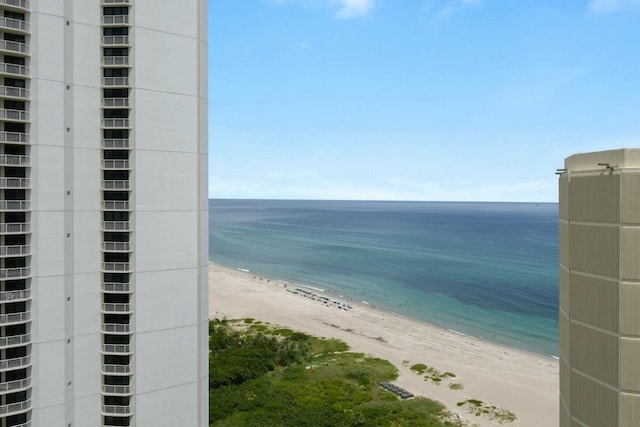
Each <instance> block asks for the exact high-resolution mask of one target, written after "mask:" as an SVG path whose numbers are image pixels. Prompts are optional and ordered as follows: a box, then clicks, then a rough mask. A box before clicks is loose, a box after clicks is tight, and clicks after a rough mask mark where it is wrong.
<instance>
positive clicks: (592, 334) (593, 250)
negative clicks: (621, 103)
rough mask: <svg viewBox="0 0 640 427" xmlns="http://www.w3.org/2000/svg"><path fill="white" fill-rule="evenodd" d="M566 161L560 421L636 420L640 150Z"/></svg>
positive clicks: (639, 397)
mask: <svg viewBox="0 0 640 427" xmlns="http://www.w3.org/2000/svg"><path fill="white" fill-rule="evenodd" d="M565 168H566V169H567V172H566V173H564V174H562V175H561V177H560V183H559V190H560V191H559V194H560V353H561V358H560V359H561V361H560V403H561V410H560V412H561V415H560V420H559V422H560V425H561V426H573V425H581V426H594V427H595V426H603V425H607V426H635V425H640V411H639V410H638V408H639V407H640V368H639V366H640V315H639V314H638V312H639V311H640V310H639V308H640V307H639V306H640V267H639V266H640V197H638V194H640V150H612V151H607V152H599V153H587V154H580V155H575V156H571V157H569V158H568V159H566V161H565Z"/></svg>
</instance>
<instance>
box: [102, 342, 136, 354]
mask: <svg viewBox="0 0 640 427" xmlns="http://www.w3.org/2000/svg"><path fill="white" fill-rule="evenodd" d="M102 353H104V354H131V346H130V345H128V344H102Z"/></svg>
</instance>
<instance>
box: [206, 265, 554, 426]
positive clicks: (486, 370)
mask: <svg viewBox="0 0 640 427" xmlns="http://www.w3.org/2000/svg"><path fill="white" fill-rule="evenodd" d="M286 286H288V289H289V290H292V289H293V288H295V287H297V286H298V285H297V284H288V285H285V284H284V283H283V282H279V281H276V280H272V279H268V278H265V277H260V276H255V278H254V274H253V273H247V272H243V271H238V270H233V269H228V268H223V267H220V266H217V265H213V264H211V265H210V266H209V318H214V317H217V318H227V319H238V318H245V317H252V318H255V319H257V320H262V321H265V322H269V323H273V324H277V325H281V326H287V327H290V328H292V329H295V330H298V331H301V332H305V333H309V334H312V335H317V336H322V337H335V338H339V339H341V340H343V341H345V342H347V343H348V344H349V345H350V346H351V348H352V349H353V350H354V351H358V352H363V353H366V354H369V355H373V356H376V357H380V358H383V359H387V360H389V361H390V362H391V363H393V364H394V365H395V366H396V367H397V368H398V369H399V371H400V376H399V378H398V380H397V381H395V383H396V384H398V385H399V386H401V387H403V388H405V389H407V390H409V391H410V392H412V393H414V394H415V395H416V396H425V397H428V398H431V399H434V400H438V401H440V402H442V403H444V404H445V405H447V407H448V408H449V409H450V410H451V411H452V412H454V413H457V414H458V415H459V416H460V418H462V419H465V420H468V421H470V422H472V423H476V424H478V425H480V426H497V425H500V424H499V423H498V422H497V421H489V420H487V419H484V418H481V417H477V416H475V415H471V414H469V413H468V412H466V411H465V410H463V409H460V408H458V407H457V406H456V403H457V402H459V401H462V400H466V399H478V400H482V401H483V402H487V403H490V404H494V405H496V406H498V407H501V408H505V409H508V410H511V411H513V412H514V413H515V414H516V416H517V421H516V422H514V423H512V424H507V425H512V426H535V427H539V426H556V425H558V410H559V408H558V362H557V361H556V360H554V359H552V358H547V357H545V356H540V355H536V354H532V353H527V352H524V351H520V350H516V349H512V348H508V347H502V346H499V345H496V344H492V343H488V342H486V341H481V340H477V339H475V338H470V337H466V336H462V335H458V334H455V333H452V332H449V331H446V330H444V329H441V328H438V327H436V326H432V325H428V324H425V323H422V322H416V321H412V320H409V319H406V318H403V317H399V316H396V315H393V314H391V313H388V312H384V311H380V310H375V309H373V308H371V307H368V306H366V305H364V304H360V305H354V308H353V309H352V310H349V311H345V310H341V309H338V308H336V307H327V306H325V305H323V304H322V303H320V302H318V301H313V300H311V299H309V298H305V297H303V296H301V295H294V294H292V293H291V292H288V291H287V290H286ZM345 302H346V300H345ZM406 361H408V363H407V362H406ZM403 362H404V363H403ZM415 363H424V364H426V365H429V366H432V367H434V368H435V369H437V370H439V371H441V372H445V371H450V372H453V373H455V374H456V375H457V378H455V379H453V380H452V381H453V382H459V383H462V384H463V386H464V389H462V390H451V389H449V388H448V386H447V384H448V382H449V381H448V380H444V381H443V382H442V383H441V384H440V385H435V384H433V383H431V382H428V381H425V380H424V379H423V377H421V376H419V375H416V374H415V373H413V372H411V371H410V370H409V368H408V366H411V365H413V364H415Z"/></svg>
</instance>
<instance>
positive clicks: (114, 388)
mask: <svg viewBox="0 0 640 427" xmlns="http://www.w3.org/2000/svg"><path fill="white" fill-rule="evenodd" d="M102 393H104V394H114V395H120V396H126V395H129V394H132V393H131V386H128V385H108V384H104V385H103V386H102Z"/></svg>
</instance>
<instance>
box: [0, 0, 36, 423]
mask: <svg viewBox="0 0 640 427" xmlns="http://www.w3.org/2000/svg"><path fill="white" fill-rule="evenodd" d="M4 1H9V0H4ZM29 409H31V400H25V401H24V402H18V403H10V404H8V405H2V406H0V415H2V416H9V415H15V414H20V413H22V412H26V411H28V410H29Z"/></svg>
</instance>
